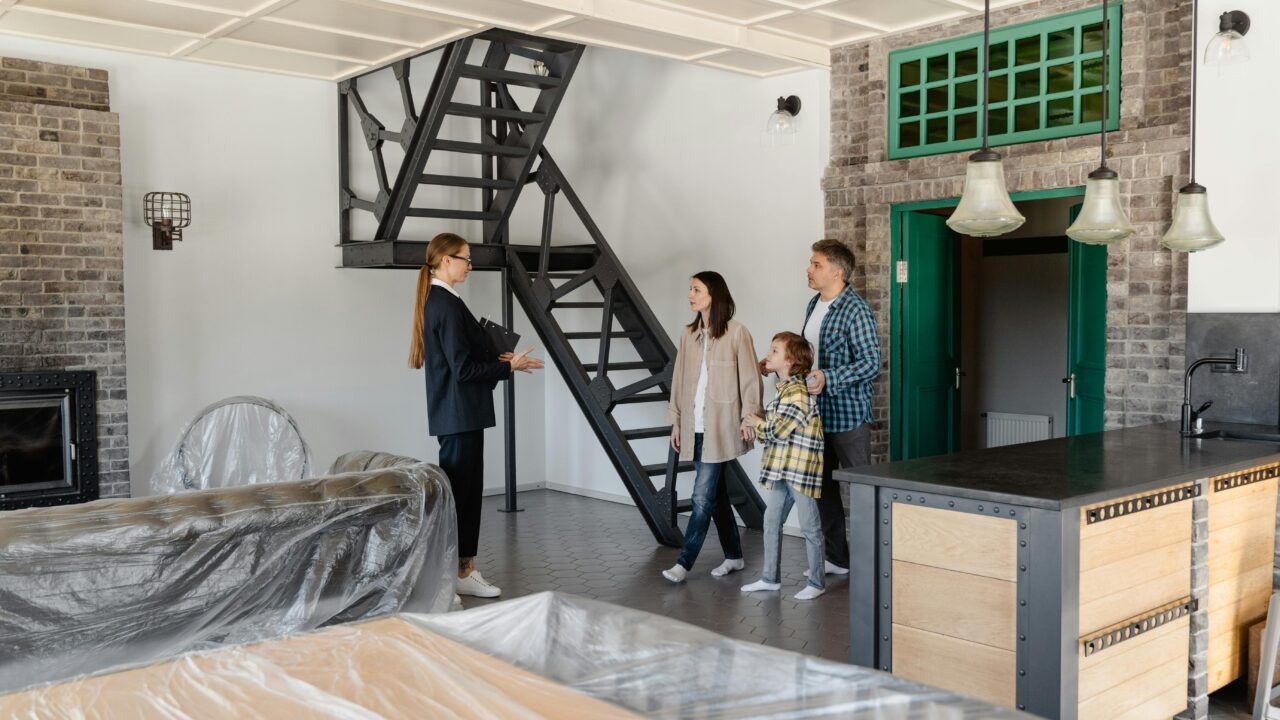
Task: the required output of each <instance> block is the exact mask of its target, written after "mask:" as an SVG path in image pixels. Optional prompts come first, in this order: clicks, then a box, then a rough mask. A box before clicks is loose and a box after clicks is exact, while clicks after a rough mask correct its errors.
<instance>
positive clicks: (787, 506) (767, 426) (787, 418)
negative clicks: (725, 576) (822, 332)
mask: <svg viewBox="0 0 1280 720" xmlns="http://www.w3.org/2000/svg"><path fill="white" fill-rule="evenodd" d="M764 365H765V369H766V370H768V371H769V372H774V373H777V375H778V397H777V398H775V399H774V400H773V402H771V403H769V405H768V407H766V408H765V417H764V419H761V418H759V417H756V416H754V415H753V416H750V417H748V418H747V419H746V420H745V421H743V423H742V427H743V430H744V431H745V430H747V429H748V428H751V429H754V430H755V433H756V437H757V439H758V440H759V441H760V442H761V443H763V444H764V458H763V462H762V469H761V471H760V484H761V485H762V486H763V487H764V488H765V489H766V490H767V491H768V497H767V500H768V504H769V506H768V509H767V510H766V511H765V514H764V572H763V573H762V575H761V578H760V579H759V580H757V581H755V582H753V583H751V584H750V585H744V586H743V587H742V591H743V592H756V591H758V590H779V589H781V588H782V584H781V582H780V576H779V571H778V565H779V564H780V562H781V554H782V523H784V522H786V520H787V515H789V514H790V513H791V506H792V505H795V506H796V507H797V508H799V510H800V531H801V533H803V534H804V540H805V550H806V554H807V555H808V558H809V578H808V584H807V585H806V586H805V588H804V589H803V590H801V591H800V592H798V593H796V596H795V598H796V599H797V600H812V599H814V598H816V597H818V596H820V595H822V594H823V593H824V592H826V586H825V584H824V576H825V575H826V572H825V567H824V565H823V562H824V558H823V554H822V547H823V538H822V521H821V519H820V518H819V517H818V502H817V499H818V497H819V496H820V495H821V493H822V451H823V440H822V417H821V416H820V415H819V414H818V402H817V399H816V398H812V397H810V396H809V391H808V390H807V389H806V388H805V375H806V374H807V373H808V372H809V370H810V369H811V368H812V367H813V348H812V347H810V345H809V342H808V341H807V340H805V339H804V338H803V337H801V336H799V335H797V334H795V333H792V332H783V333H778V334H777V335H775V336H773V343H772V344H771V345H770V347H769V355H768V356H767V357H766V358H765V360H764Z"/></svg>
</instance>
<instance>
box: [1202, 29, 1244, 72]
mask: <svg viewBox="0 0 1280 720" xmlns="http://www.w3.org/2000/svg"><path fill="white" fill-rule="evenodd" d="M1248 59H1249V46H1248V45H1246V44H1245V41H1244V36H1243V35H1241V34H1240V33H1239V32H1237V31H1235V30H1224V31H1222V32H1220V33H1218V34H1216V35H1214V36H1213V37H1211V38H1209V46H1208V47H1206V48H1205V49H1204V63H1205V64H1206V65H1235V64H1236V63H1242V62H1245V61H1246V60H1248Z"/></svg>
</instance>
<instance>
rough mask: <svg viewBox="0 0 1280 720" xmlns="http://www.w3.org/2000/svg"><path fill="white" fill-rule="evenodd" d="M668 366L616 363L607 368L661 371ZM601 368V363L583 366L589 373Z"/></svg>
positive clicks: (644, 363) (645, 363) (654, 363)
mask: <svg viewBox="0 0 1280 720" xmlns="http://www.w3.org/2000/svg"><path fill="white" fill-rule="evenodd" d="M666 366H667V364H666V363H664V362H616V363H609V364H608V365H607V366H606V367H607V369H609V370H661V369H662V368H664V367H666ZM599 368H600V364H599V363H586V364H585V365H583V366H582V369H583V370H586V371H587V372H595V371H596V370H598V369H599Z"/></svg>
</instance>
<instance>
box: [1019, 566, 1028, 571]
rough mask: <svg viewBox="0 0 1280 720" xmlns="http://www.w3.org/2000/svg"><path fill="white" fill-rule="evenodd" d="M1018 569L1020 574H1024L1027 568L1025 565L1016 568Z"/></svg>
mask: <svg viewBox="0 0 1280 720" xmlns="http://www.w3.org/2000/svg"><path fill="white" fill-rule="evenodd" d="M1018 569H1019V570H1021V571H1022V572H1026V571H1027V566H1026V565H1019V566H1018Z"/></svg>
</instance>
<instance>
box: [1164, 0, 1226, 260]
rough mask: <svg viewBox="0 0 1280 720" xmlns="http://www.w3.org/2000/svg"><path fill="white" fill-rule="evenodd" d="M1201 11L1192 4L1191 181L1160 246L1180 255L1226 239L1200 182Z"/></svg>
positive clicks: (1180, 194) (1176, 204)
mask: <svg viewBox="0 0 1280 720" xmlns="http://www.w3.org/2000/svg"><path fill="white" fill-rule="evenodd" d="M1199 9H1200V0H1195V1H1194V2H1193V3H1192V4H1191V13H1192V17H1191V182H1189V183H1187V184H1186V185H1183V186H1182V188H1181V189H1180V190H1178V196H1177V198H1176V199H1175V200H1174V205H1173V224H1171V225H1170V226H1169V231H1168V232H1166V233H1165V234H1164V238H1162V239H1161V240H1160V244H1161V245H1163V246H1165V247H1166V248H1168V249H1170V250H1176V251H1180V252H1199V251H1200V250H1208V249H1209V248H1211V247H1213V246H1215V245H1218V244H1220V243H1221V242H1222V241H1223V240H1225V239H1226V238H1224V237H1222V233H1220V232H1218V228H1216V227H1214V226H1213V219H1212V218H1210V217H1209V194H1208V192H1207V191H1206V190H1205V187H1204V186H1203V185H1201V184H1199V183H1197V182H1196V101H1197V100H1198V99H1199V98H1197V97H1196V80H1197V79H1198V78H1199V76H1200V73H1198V72H1196V56H1197V55H1199V54H1200V53H1199V52H1198V51H1199V47H1200V46H1199V44H1198V40H1197V33H1198V32H1199V29H1200V23H1198V22H1196V13H1197V12H1199Z"/></svg>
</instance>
